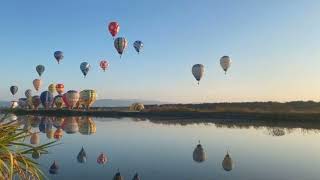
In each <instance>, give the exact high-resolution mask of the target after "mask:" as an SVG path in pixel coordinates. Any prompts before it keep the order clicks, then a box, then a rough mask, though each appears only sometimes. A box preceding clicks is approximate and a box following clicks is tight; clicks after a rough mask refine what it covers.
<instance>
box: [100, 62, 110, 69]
mask: <svg viewBox="0 0 320 180" xmlns="http://www.w3.org/2000/svg"><path fill="white" fill-rule="evenodd" d="M100 67H101V69H102V70H103V71H106V69H107V68H108V67H109V63H108V61H106V60H101V61H100Z"/></svg>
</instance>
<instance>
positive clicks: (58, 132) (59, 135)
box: [53, 128, 63, 140]
mask: <svg viewBox="0 0 320 180" xmlns="http://www.w3.org/2000/svg"><path fill="white" fill-rule="evenodd" d="M62 136H63V130H62V129H60V128H59V129H57V130H56V131H55V132H54V135H53V137H54V139H56V140H60V139H61V138H62Z"/></svg>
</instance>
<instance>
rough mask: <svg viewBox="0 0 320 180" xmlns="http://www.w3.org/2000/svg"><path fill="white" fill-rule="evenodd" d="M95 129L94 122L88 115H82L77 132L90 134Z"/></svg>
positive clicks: (94, 131)
mask: <svg viewBox="0 0 320 180" xmlns="http://www.w3.org/2000/svg"><path fill="white" fill-rule="evenodd" d="M96 131H97V127H96V124H95V123H94V121H93V120H92V118H90V117H84V118H83V119H81V120H80V121H79V132H80V133H81V134H85V135H90V134H94V133H96Z"/></svg>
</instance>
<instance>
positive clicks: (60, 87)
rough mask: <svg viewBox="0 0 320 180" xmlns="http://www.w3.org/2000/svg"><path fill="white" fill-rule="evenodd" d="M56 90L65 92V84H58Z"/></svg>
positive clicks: (60, 92) (59, 92)
mask: <svg viewBox="0 0 320 180" xmlns="http://www.w3.org/2000/svg"><path fill="white" fill-rule="evenodd" d="M56 91H57V92H58V94H60V95H61V94H62V93H63V92H64V85H63V84H57V85H56Z"/></svg>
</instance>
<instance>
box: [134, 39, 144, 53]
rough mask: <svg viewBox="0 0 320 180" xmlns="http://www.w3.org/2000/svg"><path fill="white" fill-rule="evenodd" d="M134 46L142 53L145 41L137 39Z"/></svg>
mask: <svg viewBox="0 0 320 180" xmlns="http://www.w3.org/2000/svg"><path fill="white" fill-rule="evenodd" d="M133 47H134V49H135V50H136V51H137V52H138V54H139V53H140V51H141V50H142V48H143V42H142V41H135V42H134V43H133Z"/></svg>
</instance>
